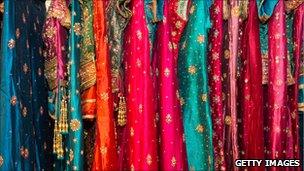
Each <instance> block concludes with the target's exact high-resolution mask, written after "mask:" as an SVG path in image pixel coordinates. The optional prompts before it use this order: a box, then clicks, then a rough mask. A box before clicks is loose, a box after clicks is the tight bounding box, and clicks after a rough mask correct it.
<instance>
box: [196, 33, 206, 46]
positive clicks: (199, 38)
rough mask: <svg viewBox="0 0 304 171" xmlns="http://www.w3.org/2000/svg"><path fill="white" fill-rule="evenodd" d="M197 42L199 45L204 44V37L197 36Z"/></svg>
mask: <svg viewBox="0 0 304 171" xmlns="http://www.w3.org/2000/svg"><path fill="white" fill-rule="evenodd" d="M197 41H198V43H200V44H202V43H204V42H205V36H204V35H199V36H197Z"/></svg>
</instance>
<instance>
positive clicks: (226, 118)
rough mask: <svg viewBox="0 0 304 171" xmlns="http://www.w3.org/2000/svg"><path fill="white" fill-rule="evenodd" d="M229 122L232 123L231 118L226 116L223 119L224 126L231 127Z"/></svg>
mask: <svg viewBox="0 0 304 171" xmlns="http://www.w3.org/2000/svg"><path fill="white" fill-rule="evenodd" d="M231 122H232V121H231V116H226V117H225V124H226V125H231Z"/></svg>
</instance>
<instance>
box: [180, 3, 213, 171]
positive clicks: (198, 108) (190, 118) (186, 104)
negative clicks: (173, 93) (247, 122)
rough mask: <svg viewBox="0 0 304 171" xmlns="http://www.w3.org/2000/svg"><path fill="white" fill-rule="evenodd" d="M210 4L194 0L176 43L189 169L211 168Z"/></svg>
mask: <svg viewBox="0 0 304 171" xmlns="http://www.w3.org/2000/svg"><path fill="white" fill-rule="evenodd" d="M209 7H210V2H209V1H208V0H204V1H202V0H193V2H192V6H191V8H190V15H189V20H188V24H187V26H186V28H185V30H184V32H183V35H182V38H181V42H180V45H179V50H180V51H179V57H178V77H179V81H180V83H179V89H180V97H179V98H180V103H181V105H182V113H183V123H184V131H185V140H186V149H187V159H188V166H189V169H190V170H214V159H213V145H212V124H211V112H210V106H209V97H208V78H207V62H206V60H207V40H208V35H207V32H208V29H209V28H210V26H211V23H210V18H209Z"/></svg>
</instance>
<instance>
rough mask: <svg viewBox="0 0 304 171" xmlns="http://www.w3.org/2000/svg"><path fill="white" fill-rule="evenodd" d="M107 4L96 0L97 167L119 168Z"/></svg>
mask: <svg viewBox="0 0 304 171" xmlns="http://www.w3.org/2000/svg"><path fill="white" fill-rule="evenodd" d="M105 4H106V3H105V2H104V1H100V0H93V26H94V38H95V45H96V47H95V55H96V107H97V108H96V140H95V151H94V161H93V166H92V169H93V170H117V169H118V168H117V151H116V141H115V125H114V122H115V121H114V115H113V113H114V112H113V110H114V107H113V97H112V90H111V63H110V56H109V49H108V42H107V41H105V40H107V28H106V21H105V19H106V13H105V9H106V5H105Z"/></svg>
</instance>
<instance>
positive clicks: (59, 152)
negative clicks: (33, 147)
mask: <svg viewBox="0 0 304 171" xmlns="http://www.w3.org/2000/svg"><path fill="white" fill-rule="evenodd" d="M63 153H64V151H63V142H62V134H60V133H58V134H57V158H58V159H63Z"/></svg>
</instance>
